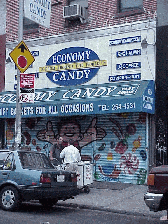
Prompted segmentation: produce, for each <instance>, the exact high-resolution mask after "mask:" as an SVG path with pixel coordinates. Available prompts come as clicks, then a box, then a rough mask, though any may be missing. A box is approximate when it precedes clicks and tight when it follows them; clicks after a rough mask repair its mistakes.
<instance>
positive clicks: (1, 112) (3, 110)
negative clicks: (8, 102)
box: [0, 107, 9, 116]
mask: <svg viewBox="0 0 168 224" xmlns="http://www.w3.org/2000/svg"><path fill="white" fill-rule="evenodd" d="M8 110H9V109H8V108H7V107H6V108H0V115H1V116H5V115H8Z"/></svg>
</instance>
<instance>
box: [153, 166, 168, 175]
mask: <svg viewBox="0 0 168 224" xmlns="http://www.w3.org/2000/svg"><path fill="white" fill-rule="evenodd" d="M150 173H164V174H165V173H168V165H162V166H157V167H153V168H152V169H151V171H150Z"/></svg>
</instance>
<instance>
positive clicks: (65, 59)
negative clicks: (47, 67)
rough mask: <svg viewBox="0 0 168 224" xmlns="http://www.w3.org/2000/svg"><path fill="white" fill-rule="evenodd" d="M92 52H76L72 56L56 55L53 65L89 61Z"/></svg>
mask: <svg viewBox="0 0 168 224" xmlns="http://www.w3.org/2000/svg"><path fill="white" fill-rule="evenodd" d="M90 53H91V51H84V52H74V53H70V54H68V53H67V54H59V55H54V56H53V58H52V62H53V64H61V63H69V62H77V61H84V60H86V59H87V60H89V56H90Z"/></svg>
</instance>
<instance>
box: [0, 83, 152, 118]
mask: <svg viewBox="0 0 168 224" xmlns="http://www.w3.org/2000/svg"><path fill="white" fill-rule="evenodd" d="M154 86H155V84H154V81H152V80H144V81H132V82H131V81H130V82H120V83H108V84H98V85H97V84H93V85H80V86H72V87H68V88H67V87H57V88H51V89H37V90H36V91H35V100H34V103H22V117H40V116H42V117H44V116H46V117H47V116H74V115H88V114H107V113H127V112H146V113H150V114H154V113H155V88H154ZM15 116H16V92H15V91H13V92H10V91H8V92H2V93H0V118H14V117H15Z"/></svg>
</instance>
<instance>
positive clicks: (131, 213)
mask: <svg viewBox="0 0 168 224" xmlns="http://www.w3.org/2000/svg"><path fill="white" fill-rule="evenodd" d="M56 206H64V207H72V208H79V209H90V210H98V211H105V212H112V213H118V214H127V215H135V216H150V218H155V219H156V218H160V215H159V214H156V215H154V214H153V215H151V214H144V213H141V212H133V211H126V210H116V209H110V208H108V207H107V208H106V207H101V206H99V207H97V206H92V205H82V204H81V205H79V204H75V203H69V204H66V203H57V204H56Z"/></svg>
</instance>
